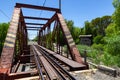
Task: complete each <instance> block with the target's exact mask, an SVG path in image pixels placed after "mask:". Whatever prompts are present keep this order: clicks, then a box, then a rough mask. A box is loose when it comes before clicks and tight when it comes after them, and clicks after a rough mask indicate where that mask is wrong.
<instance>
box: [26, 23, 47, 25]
mask: <svg viewBox="0 0 120 80" xmlns="http://www.w3.org/2000/svg"><path fill="white" fill-rule="evenodd" d="M26 25H45V24H39V23H26Z"/></svg>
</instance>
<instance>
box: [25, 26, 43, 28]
mask: <svg viewBox="0 0 120 80" xmlns="http://www.w3.org/2000/svg"><path fill="white" fill-rule="evenodd" d="M26 28H42V27H31V26H26Z"/></svg>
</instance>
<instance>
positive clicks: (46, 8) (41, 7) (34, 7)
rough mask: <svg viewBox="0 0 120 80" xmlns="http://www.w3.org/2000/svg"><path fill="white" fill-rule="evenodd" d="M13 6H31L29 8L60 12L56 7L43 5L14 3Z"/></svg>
mask: <svg viewBox="0 0 120 80" xmlns="http://www.w3.org/2000/svg"><path fill="white" fill-rule="evenodd" d="M15 7H19V8H21V7H23V8H31V9H39V10H48V11H55V12H60V9H58V8H51V7H43V6H36V5H30V4H23V3H16V6H15Z"/></svg>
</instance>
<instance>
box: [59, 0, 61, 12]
mask: <svg viewBox="0 0 120 80" xmlns="http://www.w3.org/2000/svg"><path fill="white" fill-rule="evenodd" d="M59 9H60V12H61V0H59Z"/></svg>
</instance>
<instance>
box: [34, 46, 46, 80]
mask: <svg viewBox="0 0 120 80" xmlns="http://www.w3.org/2000/svg"><path fill="white" fill-rule="evenodd" d="M32 47H33V46H32ZM33 53H34V58H35V62H36V64H37V68H38V72H39V77H41V80H45V79H44V77H43V73H42V68H41V66H40V64H39V62H38V58H37V56H36V52H35V50H34V48H33Z"/></svg>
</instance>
